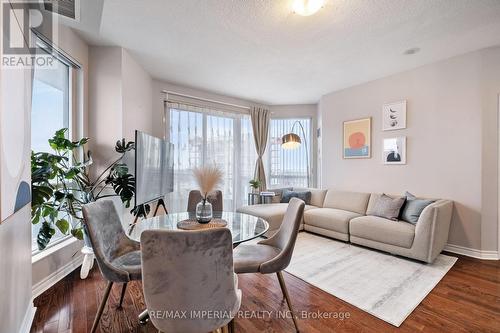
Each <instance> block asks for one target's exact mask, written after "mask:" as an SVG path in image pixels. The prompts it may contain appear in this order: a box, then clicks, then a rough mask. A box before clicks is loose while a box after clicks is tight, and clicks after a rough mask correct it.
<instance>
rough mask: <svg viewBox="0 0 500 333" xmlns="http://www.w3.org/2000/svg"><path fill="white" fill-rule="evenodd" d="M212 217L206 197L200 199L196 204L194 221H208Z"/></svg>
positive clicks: (210, 205)
mask: <svg viewBox="0 0 500 333" xmlns="http://www.w3.org/2000/svg"><path fill="white" fill-rule="evenodd" d="M212 218H213V209H212V204H211V203H210V202H208V200H207V199H202V200H201V201H200V202H198V204H197V205H196V221H198V223H203V224H204V223H208V222H210V221H211V220H212Z"/></svg>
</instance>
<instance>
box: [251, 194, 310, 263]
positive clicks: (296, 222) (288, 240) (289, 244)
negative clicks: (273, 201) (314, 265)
mask: <svg viewBox="0 0 500 333" xmlns="http://www.w3.org/2000/svg"><path fill="white" fill-rule="evenodd" d="M304 207H305V203H304V201H302V200H300V199H297V198H292V199H291V200H290V203H289V204H288V208H287V210H286V213H285V216H284V217H283V221H282V222H281V226H280V228H279V230H278V231H277V232H276V233H275V234H274V235H273V236H272V237H271V238H268V239H266V240H263V241H260V242H259V244H265V245H270V246H274V247H276V248H278V249H280V250H281V252H280V253H279V255H278V256H276V257H275V258H274V259H272V260H270V261H268V262H265V263H263V264H261V265H260V272H261V273H276V272H279V271H282V270H284V269H285V268H287V267H288V264H290V260H291V259H292V253H293V249H294V247H295V241H296V240H297V234H298V233H299V228H300V223H301V221H302V215H303V214H304Z"/></svg>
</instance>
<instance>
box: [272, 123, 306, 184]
mask: <svg viewBox="0 0 500 333" xmlns="http://www.w3.org/2000/svg"><path fill="white" fill-rule="evenodd" d="M296 122H299V123H300V125H302V127H303V128H304V132H305V133H302V129H301V127H300V126H299V123H297V124H295V123H296ZM294 124H295V126H294ZM269 127H270V129H269V142H268V147H267V152H266V154H267V174H268V180H267V182H268V187H269V188H276V187H288V186H296V187H306V186H308V184H307V178H308V172H309V176H310V173H311V168H310V166H311V163H310V162H311V139H312V137H311V119H310V118H286V119H271V122H270V124H269ZM292 127H294V129H293V132H294V133H295V134H297V135H299V136H300V138H301V140H302V144H301V145H300V147H299V148H297V149H294V150H287V149H283V148H282V147H281V137H282V136H283V135H285V134H287V133H290V132H291V130H292ZM304 134H305V140H304ZM306 152H307V156H306ZM308 165H309V171H308ZM309 185H311V183H310V184H309Z"/></svg>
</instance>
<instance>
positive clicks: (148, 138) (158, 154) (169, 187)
mask: <svg viewBox="0 0 500 333" xmlns="http://www.w3.org/2000/svg"><path fill="white" fill-rule="evenodd" d="M173 191H174V145H173V144H172V143H170V142H168V141H167V140H163V139H160V138H157V137H154V136H152V135H149V134H147V133H144V132H141V131H137V130H136V131H135V206H136V207H137V206H139V205H142V204H145V203H148V202H152V201H155V200H158V199H160V198H163V197H165V195H167V194H168V193H170V192H173Z"/></svg>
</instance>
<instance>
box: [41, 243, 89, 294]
mask: <svg viewBox="0 0 500 333" xmlns="http://www.w3.org/2000/svg"><path fill="white" fill-rule="evenodd" d="M82 262H83V255H81V254H80V253H79V254H78V255H75V257H74V258H73V259H72V260H71V261H70V262H68V263H67V264H66V265H64V266H62V267H61V268H59V269H58V270H57V271H55V272H52V273H51V274H50V275H49V276H47V277H46V278H45V279H43V280H42V281H40V282H38V283H37V284H35V285H33V288H32V294H33V299H34V298H36V297H38V296H40V295H41V294H42V293H43V292H44V291H46V290H47V289H49V288H50V287H52V286H53V285H55V284H56V283H57V282H59V281H60V280H62V279H63V278H64V277H65V276H66V275H68V274H69V273H71V272H73V271H74V270H75V269H76V268H78V267H79V266H81V265H82Z"/></svg>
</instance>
